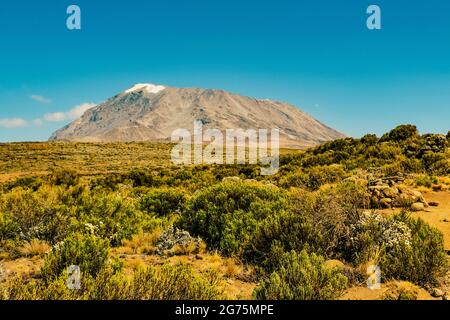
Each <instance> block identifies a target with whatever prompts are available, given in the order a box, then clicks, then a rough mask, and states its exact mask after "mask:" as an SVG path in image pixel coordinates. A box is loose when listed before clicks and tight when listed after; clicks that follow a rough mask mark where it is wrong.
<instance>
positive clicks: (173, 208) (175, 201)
mask: <svg viewBox="0 0 450 320" xmlns="http://www.w3.org/2000/svg"><path fill="white" fill-rule="evenodd" d="M185 202H186V193H185V192H184V191H183V190H181V189H168V188H162V189H153V190H151V191H149V192H147V193H146V194H144V195H143V196H142V198H141V199H140V206H141V210H142V211H143V212H146V213H150V214H156V215H158V216H166V215H168V214H171V213H174V212H181V209H182V208H183V206H184V204H185Z"/></svg>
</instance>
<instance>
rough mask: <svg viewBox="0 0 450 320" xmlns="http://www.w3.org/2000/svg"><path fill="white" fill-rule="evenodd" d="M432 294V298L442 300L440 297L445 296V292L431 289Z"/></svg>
mask: <svg viewBox="0 0 450 320" xmlns="http://www.w3.org/2000/svg"><path fill="white" fill-rule="evenodd" d="M430 294H431V296H433V297H435V298H440V297H442V296H444V292H443V291H442V290H441V289H439V288H433V289H431V292H430Z"/></svg>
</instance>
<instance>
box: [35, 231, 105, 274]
mask: <svg viewBox="0 0 450 320" xmlns="http://www.w3.org/2000/svg"><path fill="white" fill-rule="evenodd" d="M108 250H109V242H108V240H104V239H100V238H97V237H95V236H90V235H83V234H80V233H75V234H72V235H71V236H69V237H68V238H66V239H65V240H64V241H62V242H61V243H58V244H57V245H55V246H53V248H52V250H51V251H50V253H49V254H48V255H47V256H46V258H45V261H44V266H43V267H42V270H41V274H42V276H43V277H44V279H46V280H55V279H56V278H58V277H59V276H60V275H61V274H62V273H63V272H64V271H65V270H66V269H67V268H68V267H70V266H72V265H75V266H78V267H79V268H80V271H81V272H82V273H83V274H87V275H90V276H92V277H95V276H96V275H97V274H98V273H99V272H100V271H101V270H102V269H103V268H105V267H106V266H107V264H108Z"/></svg>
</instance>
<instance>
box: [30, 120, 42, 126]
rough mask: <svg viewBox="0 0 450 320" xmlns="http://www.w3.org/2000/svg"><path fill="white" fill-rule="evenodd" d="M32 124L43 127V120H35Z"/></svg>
mask: <svg viewBox="0 0 450 320" xmlns="http://www.w3.org/2000/svg"><path fill="white" fill-rule="evenodd" d="M32 122H33V124H34V125H35V126H36V127H40V126H42V119H39V118H38V119H34V120H33V121H32Z"/></svg>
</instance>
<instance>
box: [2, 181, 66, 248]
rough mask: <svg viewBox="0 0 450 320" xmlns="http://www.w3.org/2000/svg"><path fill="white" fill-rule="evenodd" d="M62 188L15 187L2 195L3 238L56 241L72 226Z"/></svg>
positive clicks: (44, 186)
mask: <svg viewBox="0 0 450 320" xmlns="http://www.w3.org/2000/svg"><path fill="white" fill-rule="evenodd" d="M62 193H63V191H62V190H61V189H60V188H59V187H51V186H47V185H43V186H42V187H40V188H39V190H37V191H35V192H34V191H33V190H31V189H22V188H15V189H13V190H12V191H10V192H9V193H6V194H4V195H3V196H0V211H1V212H2V214H0V237H1V239H13V238H17V239H21V240H27V241H29V240H32V239H40V240H45V241H48V242H50V243H55V242H57V241H59V240H61V239H63V238H64V237H65V236H66V234H67V232H69V230H70V229H71V219H70V216H71V210H70V208H69V207H68V206H66V205H65V204H63V203H62V202H61V196H62Z"/></svg>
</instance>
